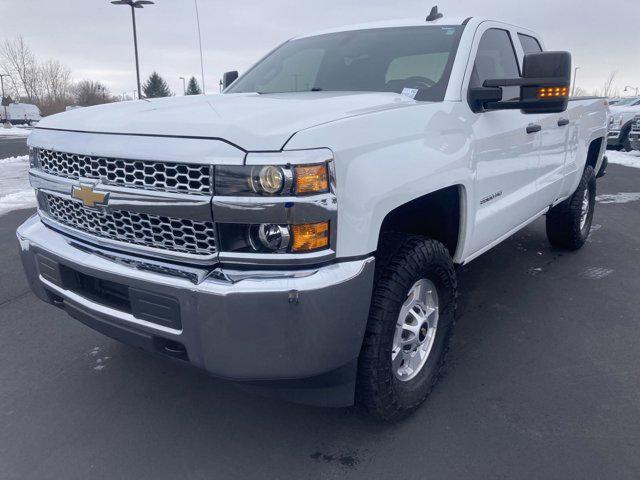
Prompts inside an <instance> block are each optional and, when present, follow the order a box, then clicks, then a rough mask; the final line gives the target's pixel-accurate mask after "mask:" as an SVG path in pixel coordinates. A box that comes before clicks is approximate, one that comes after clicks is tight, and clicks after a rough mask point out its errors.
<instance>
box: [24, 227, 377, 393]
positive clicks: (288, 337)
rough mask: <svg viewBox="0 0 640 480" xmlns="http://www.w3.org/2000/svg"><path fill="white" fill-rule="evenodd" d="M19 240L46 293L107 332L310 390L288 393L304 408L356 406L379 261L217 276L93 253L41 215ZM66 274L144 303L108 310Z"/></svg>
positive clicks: (35, 283) (32, 275) (235, 374)
mask: <svg viewBox="0 0 640 480" xmlns="http://www.w3.org/2000/svg"><path fill="white" fill-rule="evenodd" d="M17 236H18V240H19V243H20V253H21V257H22V262H23V265H24V269H25V272H26V274H27V277H28V280H29V283H30V285H31V288H32V289H33V291H34V292H35V293H36V295H37V296H38V297H39V298H41V299H42V300H44V301H46V302H49V303H52V304H55V305H56V306H59V307H62V308H64V309H65V310H66V311H67V312H68V313H69V314H70V315H72V316H73V317H74V318H76V319H78V320H80V321H82V322H83V323H86V324H88V325H89V326H91V327H92V328H94V329H96V330H98V331H101V332H102V333H105V334H107V335H109V336H111V337H114V338H116V339H118V340H121V341H124V342H125V343H130V344H133V345H135V346H138V347H141V348H144V349H147V350H151V351H156V352H159V353H165V354H167V355H171V356H174V357H178V358H181V359H183V360H187V361H189V362H190V363H191V364H193V365H194V366H196V367H200V368H203V369H205V370H206V371H208V372H210V373H211V374H213V375H215V376H219V377H223V378H226V379H232V380H238V381H244V382H251V383H257V384H262V383H263V382H264V381H267V383H266V384H265V385H267V386H269V385H268V384H269V383H270V382H275V383H274V385H277V388H278V389H280V391H281V392H288V391H290V390H297V388H298V387H297V385H302V388H303V390H304V393H303V394H293V395H288V394H287V393H283V395H284V396H285V397H292V398H293V399H294V400H297V401H301V402H303V403H314V404H322V405H325V404H327V405H347V404H350V403H352V401H353V388H354V385H355V368H356V364H357V358H358V355H359V352H360V347H361V345H362V340H363V336H364V330H365V326H366V322H367V317H368V312H369V304H370V300H371V291H372V287H373V272H374V259H373V258H366V259H363V260H357V261H350V262H342V263H333V264H330V265H327V266H323V267H320V268H314V269H306V270H290V271H284V270H275V271H271V270H266V271H253V272H247V271H227V270H224V269H216V270H213V271H208V270H199V269H197V268H194V267H192V266H190V267H180V266H175V265H172V264H163V263H159V262H155V261H153V260H141V259H140V257H124V256H122V255H121V254H115V253H109V252H108V251H106V250H95V249H91V248H90V247H88V246H87V245H86V244H80V243H78V242H77V241H75V240H73V239H72V238H70V237H67V236H65V235H63V234H62V233H58V232H57V231H55V230H53V229H51V228H50V227H48V226H45V225H44V224H43V223H42V222H41V221H40V219H39V218H38V217H37V216H33V217H31V218H30V219H29V220H27V221H26V222H25V223H24V224H23V225H22V226H20V228H19V229H18V231H17ZM63 271H64V272H67V273H68V272H72V273H74V274H76V273H75V272H78V273H77V274H79V275H82V276H84V278H90V279H97V280H99V281H101V282H108V283H109V285H117V286H119V287H122V289H124V291H125V292H130V294H131V295H132V297H131V302H132V303H133V302H134V299H133V295H134V292H135V294H136V295H142V296H141V297H136V298H137V300H136V302H135V303H137V304H140V305H143V306H142V307H140V305H138V307H137V308H133V309H120V308H118V307H117V306H116V307H114V306H113V305H112V304H106V303H105V302H102V301H101V299H100V298H99V297H95V296H91V295H87V294H86V292H84V291H83V290H81V289H80V290H76V289H75V288H74V287H72V286H70V285H69V284H68V282H67V281H66V280H65V278H64V277H65V274H64V272H63ZM77 274H76V275H77ZM140 292H141V293H140ZM150 299H151V300H150ZM153 299H161V301H159V302H158V303H154V300H153ZM145 302H146V303H145ZM107 303H108V302H107ZM172 306H175V308H173V307H172ZM124 310H126V311H124ZM173 310H175V311H173ZM139 312H142V313H139ZM156 316H157V318H161V319H162V320H161V321H155V320H154V319H155V318H156ZM174 317H177V318H178V319H179V321H178V322H173V323H172V322H171V321H167V319H171V318H174ZM314 379H315V380H314ZM297 380H300V381H299V382H296V381H297ZM303 380H310V381H309V382H306V383H305V381H303ZM327 387H328V389H329V390H327ZM327 392H329V393H327ZM298 393H299V391H298Z"/></svg>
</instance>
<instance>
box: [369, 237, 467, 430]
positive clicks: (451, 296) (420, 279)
mask: <svg viewBox="0 0 640 480" xmlns="http://www.w3.org/2000/svg"><path fill="white" fill-rule="evenodd" d="M382 245H383V248H382V249H381V251H380V254H379V256H378V259H377V262H378V264H377V266H376V270H377V271H376V285H375V286H374V293H373V299H372V302H371V311H370V314H369V322H368V324H367V331H366V334H365V339H364V344H363V347H362V352H361V355H360V360H359V368H358V392H357V393H358V400H359V401H360V402H361V403H362V404H363V405H364V406H365V407H366V408H367V409H368V410H369V412H370V413H371V414H372V415H373V416H375V417H376V418H378V419H381V420H385V421H397V420H399V419H401V418H402V417H404V416H406V415H408V414H409V413H411V412H412V411H414V410H415V409H416V408H418V407H419V406H420V404H422V402H424V401H425V399H426V398H427V396H428V395H429V393H430V392H431V389H432V388H433V386H434V385H435V383H436V382H437V380H438V378H439V375H440V370H441V368H442V366H443V364H444V360H445V355H446V352H447V349H448V345H449V339H450V337H451V334H452V330H453V326H454V322H455V309H456V296H457V283H456V274H455V270H454V267H453V262H452V260H451V257H450V255H449V252H448V251H447V249H446V248H445V247H444V245H442V244H441V243H439V242H436V241H434V240H429V239H426V238H424V237H419V236H411V235H402V234H392V235H388V236H387V237H386V238H385V239H384V240H383V242H382Z"/></svg>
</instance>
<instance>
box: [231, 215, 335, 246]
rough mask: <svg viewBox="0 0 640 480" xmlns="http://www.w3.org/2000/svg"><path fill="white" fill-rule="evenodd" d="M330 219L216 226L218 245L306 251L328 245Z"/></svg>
mask: <svg viewBox="0 0 640 480" xmlns="http://www.w3.org/2000/svg"><path fill="white" fill-rule="evenodd" d="M329 226H330V222H329V221H325V222H318V223H304V224H294V225H279V224H270V223H262V224H254V225H246V224H244V225H243V224H234V223H223V224H220V225H219V230H220V239H221V246H222V249H223V250H224V251H227V252H244V253H310V252H316V251H318V250H324V249H327V248H329V245H330V243H329V240H330V238H329V232H330V228H329Z"/></svg>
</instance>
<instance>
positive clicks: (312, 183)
mask: <svg viewBox="0 0 640 480" xmlns="http://www.w3.org/2000/svg"><path fill="white" fill-rule="evenodd" d="M332 162H333V153H332V152H331V150H329V149H326V148H324V149H316V150H291V151H284V152H268V153H249V154H247V158H246V165H217V166H216V167H215V172H214V175H215V180H214V184H215V195H219V196H283V197H286V196H303V195H317V194H322V193H328V192H329V191H330V189H331V183H332V182H331V173H332V166H333V163H332Z"/></svg>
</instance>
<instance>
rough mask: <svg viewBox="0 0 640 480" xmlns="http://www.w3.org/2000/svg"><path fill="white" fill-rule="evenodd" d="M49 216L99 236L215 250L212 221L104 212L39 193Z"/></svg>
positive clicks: (202, 252)
mask: <svg viewBox="0 0 640 480" xmlns="http://www.w3.org/2000/svg"><path fill="white" fill-rule="evenodd" d="M43 197H44V200H45V202H44V203H45V209H46V211H47V212H48V214H49V216H50V217H51V218H53V219H54V220H56V221H57V222H59V223H61V224H63V225H66V226H68V227H71V228H74V229H76V230H80V231H82V232H86V233H89V234H92V235H96V236H99V237H104V238H108V239H111V240H117V241H121V242H128V243H134V244H136V245H143V246H146V247H153V248H160V249H164V250H170V251H173V252H180V253H187V254H192V255H202V256H208V255H213V254H215V253H216V243H215V237H214V227H213V223H212V222H201V221H195V220H185V219H177V218H170V217H162V216H157V215H147V214H144V213H132V212H126V211H113V212H106V211H103V210H94V209H89V208H86V207H84V206H83V205H82V203H79V202H76V201H73V200H67V199H65V198H61V197H58V196H55V195H49V194H43Z"/></svg>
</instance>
